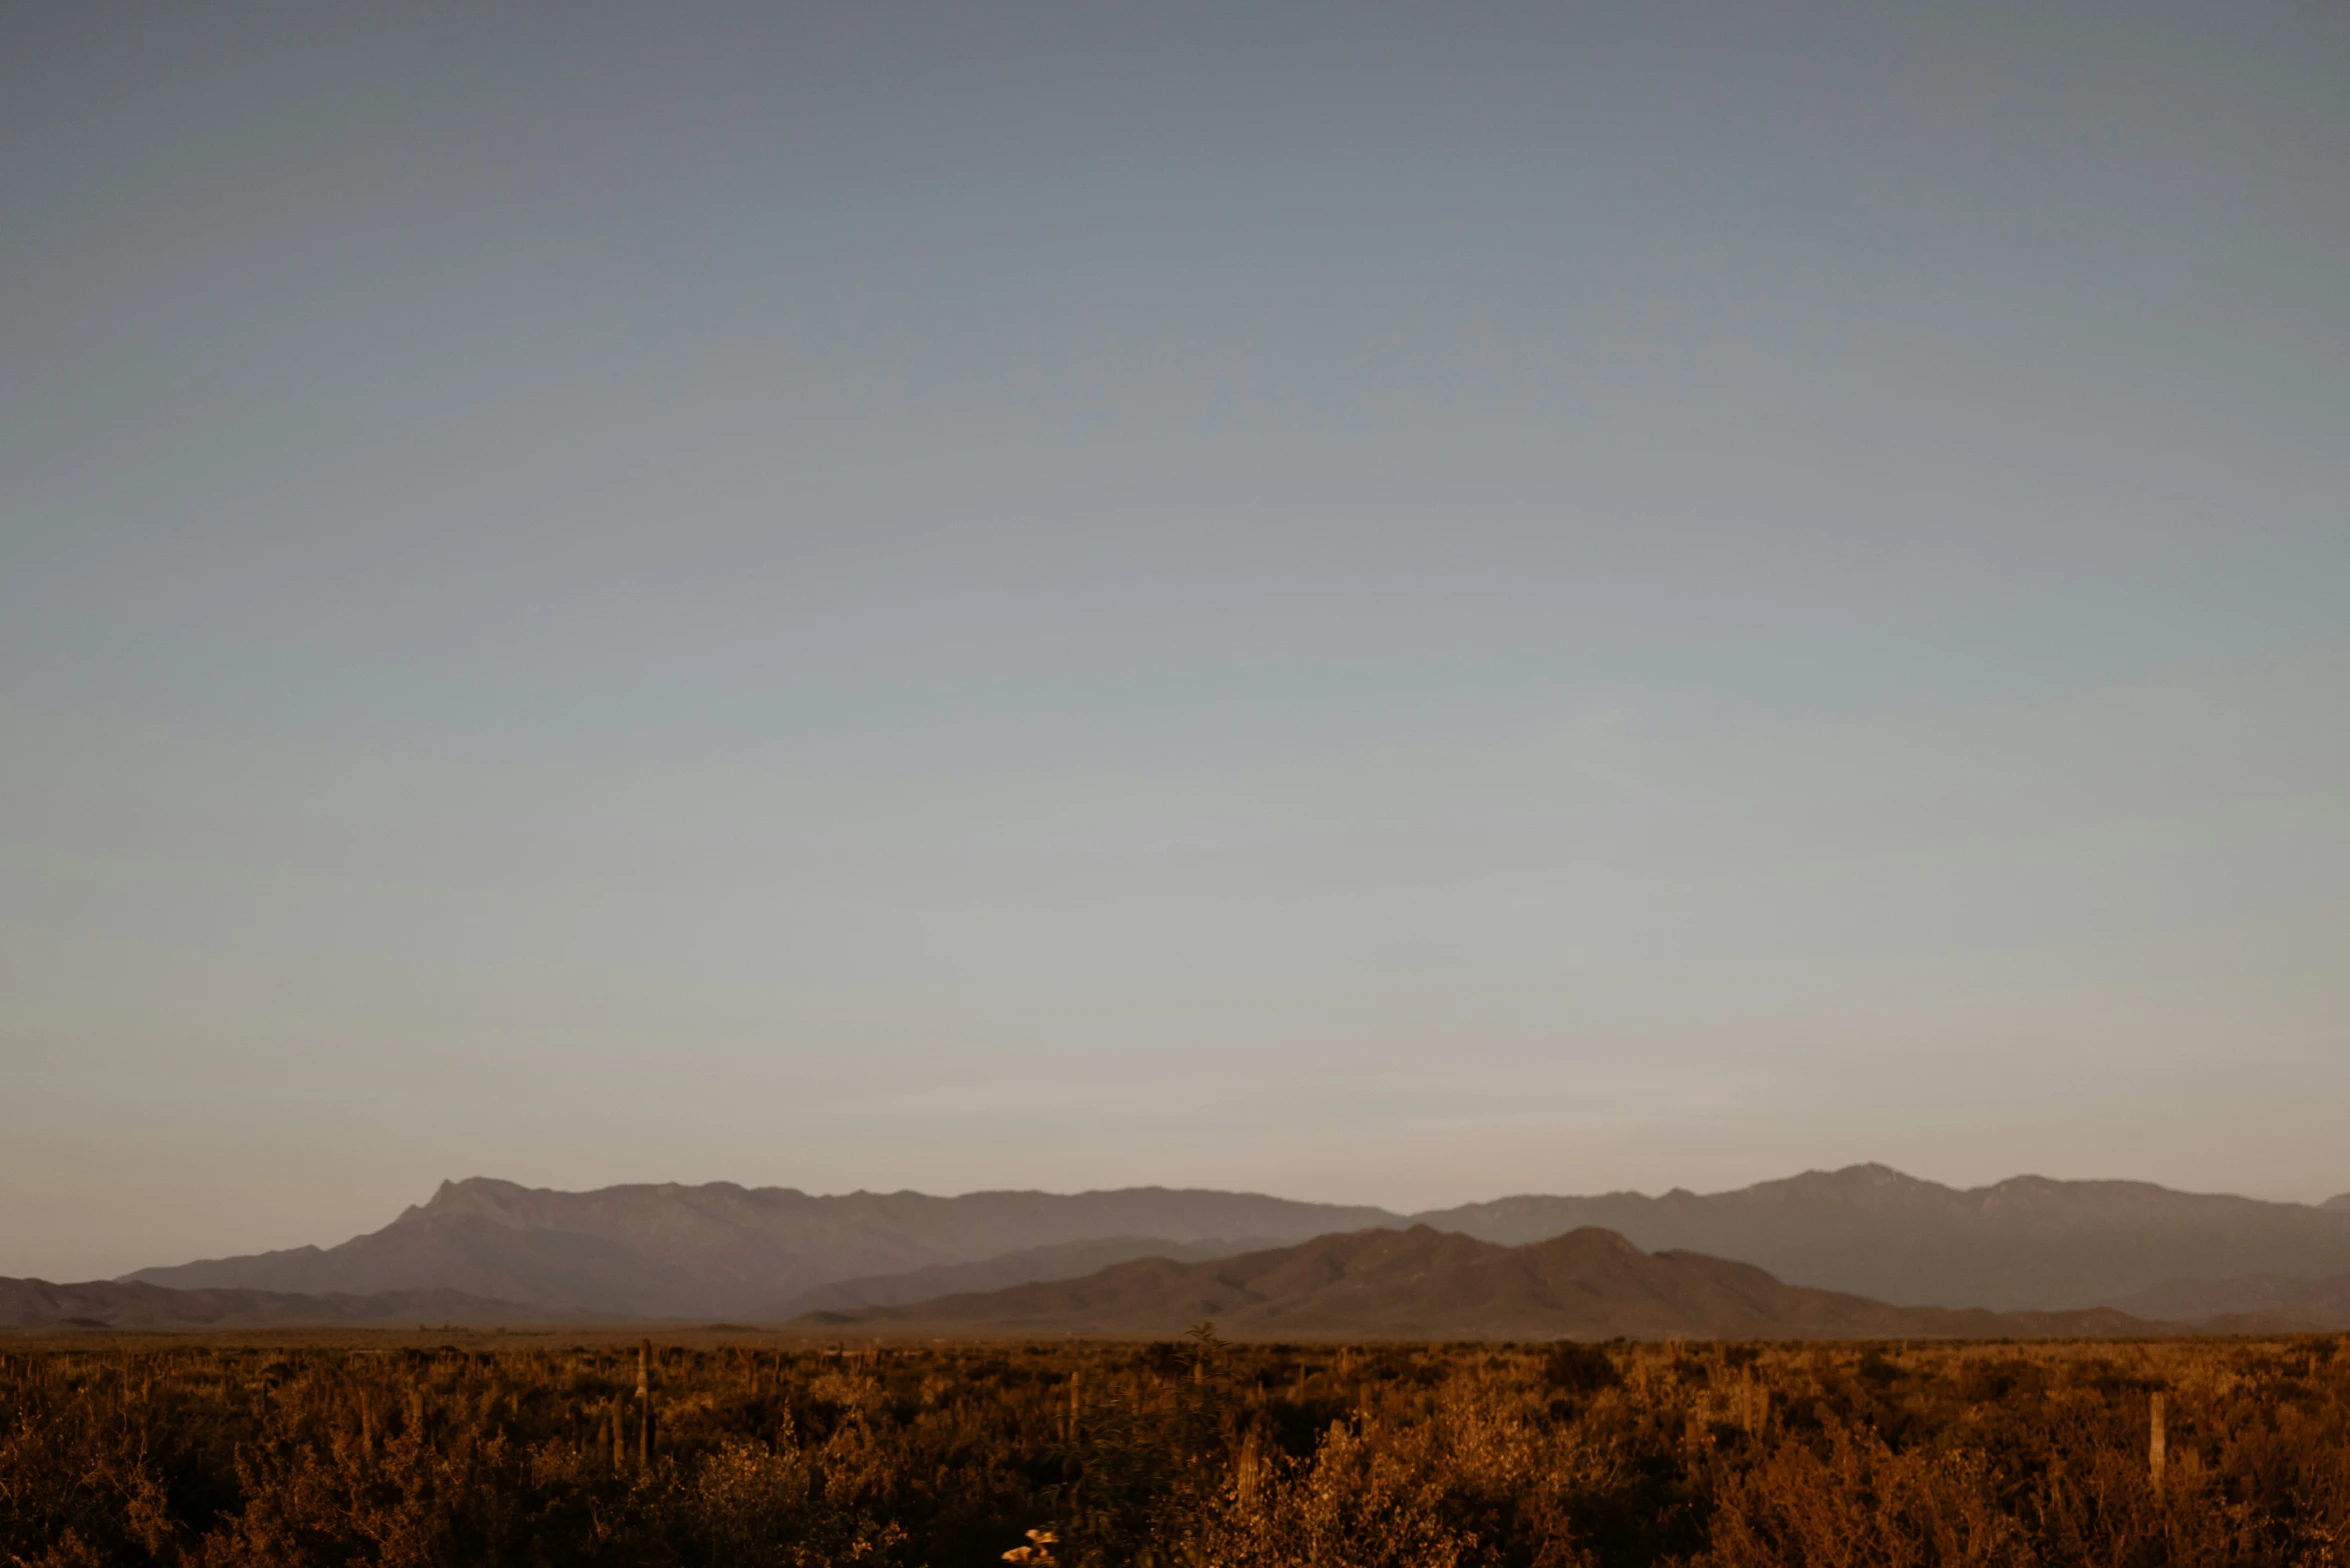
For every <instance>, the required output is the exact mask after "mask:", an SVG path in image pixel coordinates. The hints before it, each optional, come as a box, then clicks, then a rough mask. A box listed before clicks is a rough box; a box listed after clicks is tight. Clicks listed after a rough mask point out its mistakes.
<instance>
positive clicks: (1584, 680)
mask: <svg viewBox="0 0 2350 1568" xmlns="http://www.w3.org/2000/svg"><path fill="white" fill-rule="evenodd" d="M2345 170H2350V8H2344V7H2342V6H2340V5H2339V4H2322V3H2321V4H2308V5H2275V4H2264V3H2259V0H2248V3H2244V4H2235V5H2227V6H2218V5H2171V4H2163V3H2159V0H2155V3H2129V4H2122V3H2119V0H2112V3H2107V0H2098V3H2094V4H2087V3H2081V0H2054V3H2046V4H2041V3H2035V4H2003V3H1998V0H1987V3H1982V4H1971V5H1966V6H1941V7H1926V6H1909V5H1894V4H1882V5H1865V4H1853V5H1818V6H1812V5H1796V4H1777V3H1773V4H1764V5H1755V4H1746V3H1740V4H1728V3H1724V4H1714V5H1696V4H1681V3H1675V0H1662V3H1643V4H1638V5H1631V4H1625V5H1606V4H1590V5H1582V4H1554V5H1546V6H1524V7H1519V6H1502V5H1483V4H1471V5H1467V6H1460V7H1431V6H1409V7H1407V6H1391V5H1383V4H1358V5H1350V6H1325V5H1315V4H1303V3H1301V4H1274V5H1241V4H1233V3H1225V0H1203V3H1200V4H1184V5H1159V6H1140V5H1127V4H1116V3H1112V4H1098V5H1082V6H1081V5H1074V4H1072V5H1066V6H1054V5H1031V4H1021V3H996V0H982V3H977V4H965V5H953V6H948V5H903V4H891V3H861V4H839V5H834V4H827V3H816V0H795V3H793V4H789V5H757V6H752V5H744V6H728V5H711V4H700V3H694V0H681V3H678V4H671V5H662V6H623V5H601V4H566V5H560V6H556V5H529V4H512V5H500V6H481V5H475V4H432V3H423V0H420V3H414V4H404V5H399V6H371V5H357V4H348V5H346V4H323V5H322V4H300V5H293V4H287V5H237V4H222V5H217V6H204V7H167V6H129V7H93V6H84V5H73V4H64V3H61V4H23V5H11V6H9V7H7V8H5V9H4V10H0V1274H11V1275H27V1274H30V1275H39V1276H43V1277H48V1278H56V1279H78V1278H88V1277H101V1276H110V1275H113V1274H116V1273H119V1272H122V1271H126V1270H128V1269H131V1268H135V1267H140V1266H145V1265H154V1264H167V1263H175V1262H180V1261H185V1260H187V1259H190V1258H195V1257H201V1256H218V1255H223V1254H228V1253H234V1252H241V1251H250V1250H258V1249H261V1248H268V1247H283V1246H293V1245H299V1244H302V1243H317V1244H321V1245H326V1244H332V1243H333V1242H336V1241H339V1240H341V1239H343V1238H345V1237H347V1236H349V1235H352V1234H354V1233H357V1232H361V1231H366V1230H371V1229H374V1228H376V1227H377V1226H379V1225H381V1224H383V1223H385V1222H386V1221H388V1220H390V1219H391V1218H392V1217H393V1216H394V1215H395V1214H396V1213H397V1212H398V1211H399V1210H400V1209H401V1208H402V1207H404V1206H405V1205H407V1204H410V1203H414V1202H420V1201H423V1200H424V1199H425V1198H426V1197H427V1196H429V1194H430V1193H431V1191H432V1189H433V1187H434V1186H435V1184H437V1183H438V1182H439V1181H440V1180H441V1179H443V1178H444V1177H463V1176H467V1175H475V1174H481V1175H494V1176H501V1177H505V1178H509V1179H512V1180H517V1181H523V1182H527V1183H531V1184H534V1185H546V1186H558V1187H572V1188H578V1187H589V1186H597V1185H603V1184H607V1183H613V1182H622V1181H664V1180H677V1181H702V1180H717V1179H725V1180H733V1181H738V1182H742V1183H745V1184H748V1185H769V1184H772V1185H784V1186H793V1187H799V1188H802V1189H804V1190H808V1191H847V1190H851V1189H854V1188H859V1187H865V1188H874V1189H885V1190H893V1189H899V1188H909V1187H910V1188H918V1189H921V1190H925V1191H933V1192H959V1191H968V1190H974V1189H979V1188H989V1187H1007V1186H1014V1187H1042V1188H1049V1189H1054V1190H1076V1189H1082V1188H1088V1187H1104V1186H1119V1185H1128V1184H1139V1183H1168V1184H1180V1185H1199V1186H1215V1187H1227V1188H1247V1189H1254V1190H1265V1191H1273V1192H1278V1193H1282V1194H1286V1195H1291V1196H1297V1197H1307V1198H1322V1199H1333V1200H1345V1201H1356V1202H1374V1203H1382V1204H1387V1205H1390V1206H1393V1207H1397V1208H1402V1209H1410V1208H1417V1207H1424V1206H1434V1205H1440V1204H1448V1203H1454V1202H1461V1201H1466V1200H1470V1199H1476V1198H1485V1197H1493V1196H1498V1195H1501V1194H1505V1193H1512V1192H1529V1191H1532V1192H1589V1191H1601V1190H1610V1189H1619V1188H1639V1189H1642V1190H1648V1191H1657V1190H1662V1189H1664V1188H1667V1187H1671V1186H1676V1185H1681V1186H1689V1187H1693V1188H1696V1189H1699V1190H1714V1189H1719V1188H1723V1187H1729V1186H1736V1185H1742V1184H1744V1183H1747V1182H1751V1181H1756V1180H1761V1179H1766V1178H1770V1177H1776V1176H1783V1175H1788V1174H1792V1173H1794V1172H1796V1171H1800V1170H1803V1169H1806V1168H1811V1167H1823V1166H1830V1167H1832V1166H1836V1165H1841V1164H1845V1163H1848V1162H1852V1161H1858V1160H1882V1161H1885V1162H1887V1163H1890V1164H1893V1165H1896V1166H1899V1167H1901V1168H1902V1169H1905V1170H1909V1171H1911V1172H1913V1173H1915V1174H1918V1175H1921V1176H1926V1177H1930V1178H1933V1179H1936V1180H1942V1181H1948V1182H1951V1183H1954V1184H1959V1185H1972V1184H1979V1183H1983V1182H1989V1181H1995V1180H1998V1179H2000V1178H2003V1177H2006V1176H2009V1175H2013V1174H2017V1173H2019V1172H2024V1171H2031V1172H2038V1173H2042V1174H2047V1175H2053V1176H2062V1177H2089V1176H2128V1177H2136V1178H2143V1179H2149V1180H2158V1181H2163V1182H2167V1183H2170V1184H2173V1185H2177V1186H2184V1187H2191V1188H2196V1189H2200V1190H2224V1191H2236V1192H2246V1193H2251V1194H2255V1195H2260V1196H2267V1197H2277V1198H2290V1199H2298V1200H2304V1201H2314V1200H2317V1199H2322V1198H2324V1197H2326V1196H2327V1195H2329V1194H2331V1193H2335V1192H2340V1191H2343V1190H2345V1189H2350V1140H2345V1139H2344V1138H2343V1137H2342V1135H2341V1123H2342V1118H2343V1115H2344V1110H2345V1107H2350V964H2346V963H2345V962H2344V957H2345V954H2346V953H2350V613H2345V611H2346V607H2350V289H2346V288H2345V287H2344V286H2343V281H2344V265H2345V263H2344V257H2345V256H2346V255H2350V175H2345V172H2344V171H2345Z"/></svg>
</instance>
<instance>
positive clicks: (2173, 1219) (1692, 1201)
mask: <svg viewBox="0 0 2350 1568" xmlns="http://www.w3.org/2000/svg"><path fill="white" fill-rule="evenodd" d="M1416 1218H1417V1220H1418V1222H1419V1223H1423V1224H1426V1225H1429V1226H1432V1227H1433V1228H1435V1229H1438V1230H1445V1231H1452V1232H1458V1233H1461V1234H1465V1235H1469V1236H1474V1237H1476V1238H1478V1239H1480V1240H1484V1241H1491V1242H1497V1243H1501V1244H1504V1245H1517V1244H1521V1243H1525V1242H1531V1241H1536V1240H1540V1239H1543V1238H1546V1237H1551V1236H1556V1235H1560V1234H1563V1233H1564V1232H1567V1231H1570V1230H1574V1229H1577V1228H1580V1227H1583V1226H1592V1225H1596V1226H1600V1227H1603V1228H1605V1229H1609V1230H1613V1231H1616V1232H1618V1233H1620V1234H1622V1235H1623V1236H1625V1237H1626V1238H1628V1239H1629V1240H1630V1241H1631V1242H1632V1243H1633V1244H1634V1245H1635V1246H1638V1247H1641V1248H1643V1249H1645V1250H1647V1251H1650V1252H1669V1251H1676V1250H1681V1251H1691V1252H1700V1253H1704V1254H1706V1255H1708V1256H1710V1257H1716V1258H1727V1259H1735V1260H1737V1261H1739V1262H1743V1263H1751V1264H1754V1265H1756V1266H1758V1267H1760V1268H1763V1269H1766V1270H1768V1271H1769V1272H1771V1273H1772V1274H1774V1275H1776V1276H1778V1277H1779V1278H1780V1279H1783V1280H1787V1281H1790V1282H1792V1283H1798V1284H1803V1285H1809V1286H1815V1287H1819V1288H1822V1289H1831V1290H1840V1291H1846V1292H1849V1293H1852V1294H1855V1295H1861V1296H1867V1297H1870V1298H1872V1299H1875V1300H1881V1301H1892V1302H1898V1303H1905V1304H1912V1305H1931V1306H1945V1307H1970V1306H1984V1307H1991V1308H1995V1309H2042V1310H2051V1309H2070V1308H2078V1307H2085V1306H2089V1305H2092V1304H2095V1303H2098V1302H2107V1301H2114V1300H2119V1299H2122V1298H2125V1297H2129V1296H2132V1295H2134V1294H2135V1293H2137V1292H2140V1291H2145V1290H2150V1289H2153V1288H2155V1287H2157V1286H2161V1285H2165V1284H2168V1283H2170V1282H2172V1281H2177V1280H2186V1279H2206V1280H2210V1279H2229V1278H2234V1277H2238V1276H2245V1275H2275V1276H2278V1277H2281V1278H2323V1277H2328V1276H2332V1275H2339V1274H2343V1273H2350V1207H2339V1208H2336V1207H2321V1206H2316V1205H2306V1204H2293V1203H2264V1202H2259V1201H2256V1200H2253V1199H2249V1198H2235V1197H2224V1196H2212V1195H2206V1194H2198V1193H2183V1192H2173V1191H2171V1190H2169V1189H2167V1188H2163V1187H2157V1186H2154V1185H2152V1184H2150V1183H2145V1182H2118V1181H2111V1182H2066V1181H2051V1180H2048V1179H2046V1178H2044V1177H2037V1176H2020V1177H2016V1178H2014V1179H2013V1180H2010V1181H2004V1182H2000V1183H1998V1184H1997V1185H1995V1186H1990V1187H1979V1188H1974V1189H1971V1190H1963V1191H1962V1190H1960V1189H1957V1188H1952V1187H1946V1186H1942V1185H1940V1184H1938V1183H1935V1182H1928V1181H1919V1180H1916V1179H1915V1178H1912V1177H1909V1176H1904V1175H1902V1174H1901V1173H1900V1172H1898V1171H1893V1170H1889V1169H1887V1168H1885V1167H1884V1166H1879V1165H1861V1166H1853V1167H1850V1168H1848V1169H1845V1170H1840V1171H1811V1172H1807V1173H1805V1174H1804V1175H1801V1176H1796V1177H1791V1178H1789V1179H1787V1180H1784V1181H1771V1182H1763V1183H1760V1184H1758V1185H1755V1186H1752V1187H1744V1188H1739V1189H1737V1190H1735V1191H1731V1192H1718V1193H1711V1194H1705V1195H1702V1196H1701V1195H1699V1194H1697V1193H1693V1192H1685V1191H1678V1190H1676V1191H1673V1192H1668V1193H1665V1194H1663V1195H1662V1196H1660V1197H1648V1196H1644V1195H1642V1194H1639V1193H1609V1194H1605V1195H1601V1196H1598V1197H1516V1198H1504V1199H1500V1200H1497V1201H1495V1202H1491V1203H1478V1204H1467V1205H1463V1206H1461V1207H1458V1208H1453V1209H1444V1210H1437V1211H1431V1212H1429V1213H1424V1214H1421V1215H1419V1216H1416ZM1409 1223H1411V1221H1409V1220H1406V1219H1405V1218H1404V1217H1403V1216H1400V1215H1395V1214H1391V1213H1388V1212H1387V1211H1385V1210H1382V1209H1375V1208H1362V1207H1342V1206H1338V1205H1330V1204H1317V1203H1294V1202H1289V1201H1287V1200H1284V1199H1279V1198H1269V1197H1262V1196H1258V1195H1255V1194H1248V1193H1227V1192H1207V1191H1174V1190H1169V1189H1166V1188H1131V1189H1127V1190H1124V1191H1117V1192H1089V1193H1078V1194H1073V1195H1061V1194H1053V1193H1041V1192H983V1193H972V1194H968V1195H966V1196H963V1197H958V1198H937V1197H930V1196H926V1195H924V1194H921V1193H913V1192H897V1193H868V1192H856V1193H848V1194H845V1195H841V1196H835V1197H819V1196H812V1195H810V1194H807V1193H803V1192H797V1191H793V1190H791V1189H788V1188H774V1187H769V1188H744V1187H739V1186H735V1185H734V1184H732V1183H729V1182H716V1183H711V1184H709V1185H706V1186H681V1185H677V1184H674V1183H671V1184H663V1185H657V1186H656V1185H645V1186H626V1187H607V1188H603V1189H600V1190H598V1191H594V1192H551V1191H546V1190H544V1189H537V1188H529V1187H521V1186H517V1185H515V1184H514V1183H512V1182H503V1181H492V1180H488V1179H485V1178H475V1179H473V1180H470V1181H464V1182H449V1183H444V1184H443V1185H442V1187H441V1189H440V1191H439V1192H438V1193H437V1194H435V1196H434V1197H433V1199H432V1201H431V1202H430V1203H427V1204H425V1205H423V1206H421V1207H418V1208H412V1209H410V1210H408V1211H407V1212H406V1213H405V1214H403V1215H401V1216H400V1217H399V1219H397V1220H395V1221H394V1222H393V1223H392V1224H390V1225H388V1226H386V1227H385V1228H384V1229H382V1230H380V1231H376V1232H373V1233H371V1234H369V1235H365V1236H360V1237H355V1238H353V1239H352V1240H350V1241H348V1242H345V1243H344V1244H342V1245H341V1246H339V1247H333V1248H328V1249H324V1250H322V1249H319V1248H316V1247H300V1248H295V1249H293V1250H291V1251H288V1252H275V1253H264V1254H261V1255H259V1256H255V1257H244V1258H228V1259H221V1260H217V1261H212V1262H205V1263H194V1264H186V1265H182V1266H180V1267H177V1268H158V1269H144V1270H141V1271H139V1272H138V1273H136V1274H133V1275H131V1276H129V1277H130V1278H132V1279H135V1280H141V1281H145V1282H148V1283H152V1284H159V1285H169V1286H175V1287H182V1288H235V1289H251V1290H271V1291H279V1292H292V1293H300V1294H308V1295H323V1294H330V1293H336V1292H342V1293H353V1294H369V1293H375V1292H381V1291H386V1290H454V1291H459V1292H462V1293H464V1294H467V1295H471V1296H478V1297H483V1298H489V1299H496V1300H501V1301H510V1302H516V1303H521V1304H524V1305H528V1306H531V1307H534V1308H538V1309H540V1310H542V1311H577V1312H582V1313H589V1314H604V1315H609V1316H621V1317H704V1318H707V1317H728V1318H761V1319H765V1318H771V1317H774V1316H779V1315H783V1314H785V1313H787V1312H789V1311H792V1310H806V1309H807V1308H810V1307H816V1306H824V1307H836V1308H838V1307H854V1306H862V1305H887V1304H891V1303H902V1302H905V1301H909V1300H913V1299H917V1298H918V1297H920V1296H925V1295H933V1294H939V1293H942V1292H946V1291H950V1290H969V1289H975V1288H981V1287H986V1288H994V1287H998V1286H1003V1285H1009V1284H1013V1283H1016V1282H1020V1281H1030V1280H1040V1279H1051V1278H1060V1277H1068V1276H1073V1275H1077V1274H1081V1273H1084V1272H1086V1271H1087V1270H1089V1269H1091V1268H1094V1267H1098V1266H1100V1265H1101V1264H1103V1263H1107V1262H1110V1261H1113V1260H1114V1259H1116V1258H1118V1257H1121V1256H1123V1257H1133V1256H1136V1255H1137V1253H1136V1252H1134V1251H1125V1252H1123V1253H1121V1252H1120V1250H1119V1249H1120V1248H1124V1247H1130V1246H1131V1247H1142V1246H1148V1245H1150V1244H1151V1243H1165V1244H1166V1245H1165V1246H1164V1247H1153V1248H1152V1250H1154V1251H1158V1252H1160V1253H1162V1254H1165V1253H1173V1254H1175V1255H1178V1256H1181V1257H1184V1258H1186V1259H1189V1260H1192V1261H1197V1260H1199V1259H1201V1258H1203V1257H1206V1256H1214V1255H1222V1254H1226V1253H1231V1252H1236V1251H1239V1250H1242V1249H1243V1248H1244V1247H1247V1246H1251V1245H1262V1246H1273V1245H1278V1244H1281V1243H1286V1242H1295V1241H1303V1240H1306V1239H1307V1238H1309V1237H1313V1236H1320V1235H1326V1234H1330V1233H1334V1232H1340V1231H1352V1230H1359V1229H1362V1228H1364V1227H1366V1226H1390V1227H1401V1226H1404V1225H1406V1224H1409ZM1135 1238H1149V1242H1147V1243H1146V1242H1138V1241H1136V1240H1135ZM1229 1238H1250V1240H1248V1241H1241V1240H1234V1239H1229ZM1087 1248H1093V1249H1097V1250H1095V1251H1093V1252H1090V1253H1089V1252H1087V1251H1086V1250H1085V1249H1087ZM1056 1249H1071V1250H1068V1251H1066V1252H1065V1253H1064V1252H1058V1251H1056ZM1203 1249H1204V1250H1203ZM959 1268H962V1269H970V1270H972V1272H968V1273H963V1274H948V1273H938V1274H931V1275H925V1276H924V1277H922V1278H920V1279H915V1280H910V1281H905V1282H902V1283H901V1284H897V1285H884V1284H882V1283H880V1281H882V1280H884V1279H887V1278H889V1277H892V1276H900V1275H907V1274H912V1273H914V1272H915V1271H918V1270H950V1269H959ZM834 1286H838V1287H840V1289H839V1290H838V1291H836V1292H835V1293H833V1294H832V1295H829V1296H817V1295H813V1294H811V1293H812V1292H817V1291H820V1290H824V1289H826V1288H827V1287H834Z"/></svg>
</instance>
